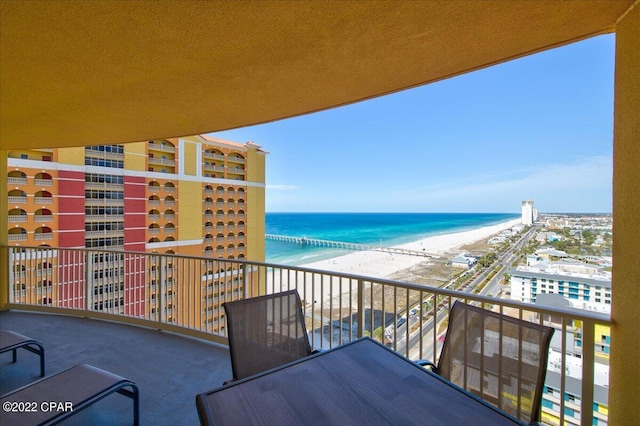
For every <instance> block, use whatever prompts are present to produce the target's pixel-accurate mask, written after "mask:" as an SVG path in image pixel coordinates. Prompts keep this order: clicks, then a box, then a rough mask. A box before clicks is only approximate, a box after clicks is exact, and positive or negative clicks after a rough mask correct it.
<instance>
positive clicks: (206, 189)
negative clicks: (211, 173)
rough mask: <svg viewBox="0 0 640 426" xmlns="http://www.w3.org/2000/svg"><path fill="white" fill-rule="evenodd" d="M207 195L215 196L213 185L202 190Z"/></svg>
mask: <svg viewBox="0 0 640 426" xmlns="http://www.w3.org/2000/svg"><path fill="white" fill-rule="evenodd" d="M202 190H203V191H204V193H205V195H213V187H212V186H211V185H205V186H204V188H203V189H202Z"/></svg>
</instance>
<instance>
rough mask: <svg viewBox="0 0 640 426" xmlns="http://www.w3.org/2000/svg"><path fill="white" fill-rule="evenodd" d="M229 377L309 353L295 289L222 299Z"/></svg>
mask: <svg viewBox="0 0 640 426" xmlns="http://www.w3.org/2000/svg"><path fill="white" fill-rule="evenodd" d="M222 306H223V307H224V310H225V312H226V317H227V327H228V336H229V352H230V353H231V367H232V370H233V379H231V380H227V381H225V383H229V382H231V381H234V380H239V379H242V378H245V377H248V376H252V375H254V374H257V373H260V372H262V371H265V370H269V369H271V368H274V367H277V366H279V365H282V364H286V363H288V362H291V361H295V360H297V359H300V358H303V357H306V356H308V355H310V354H311V353H312V349H311V345H310V344H309V338H308V335H307V328H306V326H305V321H304V315H303V313H302V304H301V302H300V296H299V295H298V291H297V290H290V291H285V292H282V293H275V294H269V295H266V296H259V297H253V298H249V299H244V300H237V301H234V302H226V303H223V304H222Z"/></svg>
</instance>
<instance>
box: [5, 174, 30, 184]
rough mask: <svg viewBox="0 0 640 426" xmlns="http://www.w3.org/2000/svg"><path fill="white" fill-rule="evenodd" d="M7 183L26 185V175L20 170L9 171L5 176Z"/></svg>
mask: <svg viewBox="0 0 640 426" xmlns="http://www.w3.org/2000/svg"><path fill="white" fill-rule="evenodd" d="M7 183H8V184H9V185H26V184H27V175H26V174H25V173H24V172H22V171H20V170H13V171H10V172H9V173H8V175H7Z"/></svg>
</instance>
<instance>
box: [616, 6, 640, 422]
mask: <svg viewBox="0 0 640 426" xmlns="http://www.w3.org/2000/svg"><path fill="white" fill-rule="evenodd" d="M634 6H635V7H634ZM634 6H632V7H631V8H630V9H629V10H628V11H627V12H626V14H624V15H623V16H622V18H621V19H620V20H619V22H618V24H617V25H616V70H615V87H614V88H615V95H614V128H613V229H614V237H613V252H614V254H615V260H614V263H613V281H612V287H613V294H612V306H611V323H612V325H611V359H610V362H611V364H610V366H611V370H610V377H609V381H610V384H609V424H611V425H625V424H635V423H637V421H638V419H639V418H640V392H638V378H640V362H638V351H637V348H638V342H640V327H639V324H640V309H638V304H639V303H640V285H638V281H639V279H640V262H638V253H640V220H638V218H639V216H640V208H639V206H640V204H639V203H638V188H640V167H639V166H638V165H640V119H639V118H638V117H640V71H639V70H640V49H638V46H640V3H638V2H636V3H635V5H634Z"/></svg>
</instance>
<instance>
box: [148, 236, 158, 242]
mask: <svg viewBox="0 0 640 426" xmlns="http://www.w3.org/2000/svg"><path fill="white" fill-rule="evenodd" d="M148 242H149V243H159V242H160V240H159V239H158V238H156V237H153V238H149V241H148Z"/></svg>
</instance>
